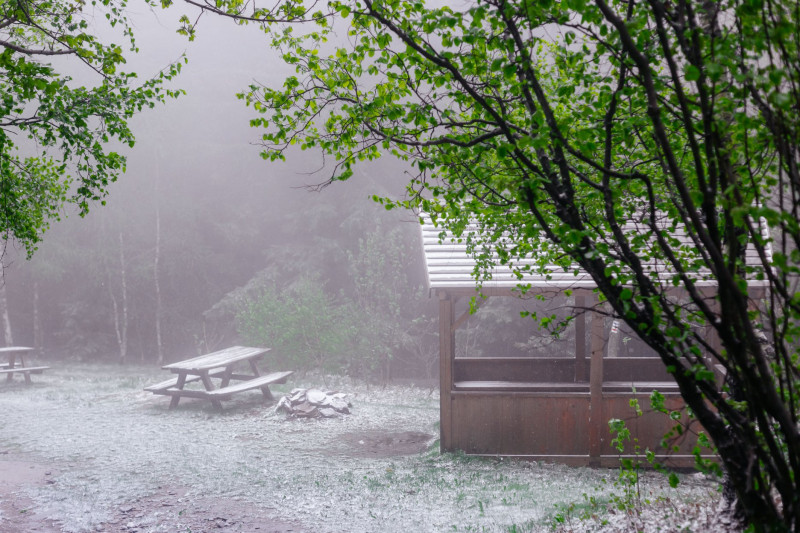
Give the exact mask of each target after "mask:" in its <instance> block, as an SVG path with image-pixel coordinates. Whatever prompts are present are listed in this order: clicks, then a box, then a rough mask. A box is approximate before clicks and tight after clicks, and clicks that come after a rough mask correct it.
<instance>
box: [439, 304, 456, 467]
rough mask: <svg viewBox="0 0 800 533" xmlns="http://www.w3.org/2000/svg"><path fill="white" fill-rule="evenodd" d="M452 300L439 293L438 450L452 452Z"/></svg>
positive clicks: (453, 336) (453, 342) (454, 348)
mask: <svg viewBox="0 0 800 533" xmlns="http://www.w3.org/2000/svg"><path fill="white" fill-rule="evenodd" d="M454 303H455V302H453V298H452V297H451V296H450V295H449V294H447V293H446V292H439V449H440V450H441V451H443V452H445V451H452V450H451V448H452V442H453V440H452V437H453V424H452V409H453V405H452V402H451V397H450V393H451V391H452V390H453V364H454V362H455V357H456V331H455V312H454V307H455V305H454Z"/></svg>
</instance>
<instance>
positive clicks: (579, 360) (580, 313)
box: [572, 293, 586, 383]
mask: <svg viewBox="0 0 800 533" xmlns="http://www.w3.org/2000/svg"><path fill="white" fill-rule="evenodd" d="M572 312H573V314H574V315H575V382H576V383H582V382H585V381H586V296H585V295H584V294H582V293H576V294H575V306H574V307H573V308H572Z"/></svg>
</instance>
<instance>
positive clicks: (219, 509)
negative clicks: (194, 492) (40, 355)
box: [0, 452, 306, 533]
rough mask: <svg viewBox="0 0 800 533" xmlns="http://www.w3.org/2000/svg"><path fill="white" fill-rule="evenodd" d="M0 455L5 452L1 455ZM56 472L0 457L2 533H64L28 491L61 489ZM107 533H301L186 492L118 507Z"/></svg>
mask: <svg viewBox="0 0 800 533" xmlns="http://www.w3.org/2000/svg"><path fill="white" fill-rule="evenodd" d="M0 453H1V452H0ZM56 476H57V471H56V469H55V468H54V467H53V466H51V465H45V464H42V463H38V462H34V461H32V460H31V459H30V458H26V457H21V456H15V455H12V454H8V453H5V454H2V455H0V512H1V513H2V514H0V518H2V520H0V522H2V528H0V530H2V532H3V533H29V532H31V533H33V532H38V533H62V528H61V526H60V525H59V524H58V523H57V522H56V521H53V520H49V519H47V518H46V517H44V516H42V515H41V514H40V513H39V512H38V511H37V507H36V505H35V503H34V502H33V501H32V500H31V499H30V498H28V497H27V496H25V494H24V490H23V489H26V488H30V487H34V486H37V485H39V486H41V485H45V484H50V483H57V481H56V480H55V478H56ZM96 530H97V531H102V532H104V533H137V532H144V531H185V532H191V533H204V532H211V531H215V532H216V531H220V532H224V531H229V532H235V531H236V532H253V531H257V532H259V533H261V532H264V533H303V532H304V531H306V530H305V529H303V527H302V526H301V525H300V524H298V523H296V522H292V521H288V520H280V519H276V518H274V517H272V516H269V515H267V514H266V513H265V512H264V511H262V510H259V509H254V508H253V507H252V506H248V505H246V504H243V503H242V502H238V501H235V500H230V499H220V498H197V497H187V496H186V490H185V489H166V488H164V489H162V490H160V491H159V492H157V493H155V494H152V495H150V496H147V497H144V498H137V499H136V500H134V501H131V502H130V503H129V504H126V505H123V506H120V507H119V509H117V510H116V513H115V515H114V517H113V518H112V519H111V520H108V521H106V522H103V523H102V524H98V525H97V527H96Z"/></svg>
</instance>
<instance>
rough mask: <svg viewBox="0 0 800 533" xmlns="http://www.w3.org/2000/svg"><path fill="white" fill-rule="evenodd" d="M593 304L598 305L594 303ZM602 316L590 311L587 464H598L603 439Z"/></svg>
mask: <svg viewBox="0 0 800 533" xmlns="http://www.w3.org/2000/svg"><path fill="white" fill-rule="evenodd" d="M595 305H598V306H599V305H600V304H599V303H598V304H595ZM603 319H604V317H603V315H602V314H601V313H599V312H598V310H597V308H595V310H594V311H592V334H591V335H592V341H591V346H592V359H591V366H590V367H589V394H590V397H591V398H590V402H591V420H590V425H589V465H590V466H600V455H602V450H603V442H604V440H605V438H604V437H605V435H606V431H607V430H606V431H604V430H605V425H606V420H605V417H604V415H603V347H604V345H605V339H604V335H603V333H604V332H603V329H604V328H603V321H604V320H603Z"/></svg>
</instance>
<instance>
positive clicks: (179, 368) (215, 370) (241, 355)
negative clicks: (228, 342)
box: [144, 346, 294, 409]
mask: <svg viewBox="0 0 800 533" xmlns="http://www.w3.org/2000/svg"><path fill="white" fill-rule="evenodd" d="M269 350H270V349H269V348H252V347H247V346H232V347H230V348H226V349H224V350H219V351H217V352H213V353H210V354H206V355H201V356H199V357H194V358H192V359H187V360H185V361H178V362H177V363H170V364H168V365H164V366H163V367H162V368H163V369H165V370H169V371H171V372H172V373H174V374H177V376H176V377H174V378H172V379H168V380H166V381H162V382H160V383H156V384H154V385H150V386H148V387H145V388H144V390H146V391H148V392H152V393H153V394H162V395H165V396H171V397H172V400H171V401H170V404H169V406H170V409H172V408H174V407H177V405H178V403H179V402H180V400H181V397H187V398H201V399H205V400H210V401H211V404H212V405H213V406H214V407H216V408H218V409H219V408H221V407H222V404H221V403H220V401H221V400H228V399H230V397H231V396H232V395H234V394H236V393H238V392H243V391H247V390H252V389H261V393H262V394H263V395H264V397H265V398H266V399H269V400H271V399H272V398H273V396H272V392H271V391H270V390H269V385H271V384H273V383H286V378H288V377H289V376H290V375H292V374H293V373H294V372H293V371H283V372H271V373H269V374H264V375H261V373H260V372H259V370H258V366H257V364H256V360H257V359H258V358H260V357H263V356H264V355H265V354H266V353H267V352H269ZM244 363H247V364H248V365H249V367H250V373H240V372H237V371H236V367H237V366H240V365H243V364H244ZM212 378H217V379H219V380H220V383H219V387H218V388H217V387H215V386H214V382H213V381H212ZM197 381H200V382H202V384H203V387H204V388H205V390H202V389H187V388H185V386H186V385H187V384H189V383H193V382H197ZM231 381H239V383H235V384H233V385H231V384H230V382H231Z"/></svg>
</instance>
